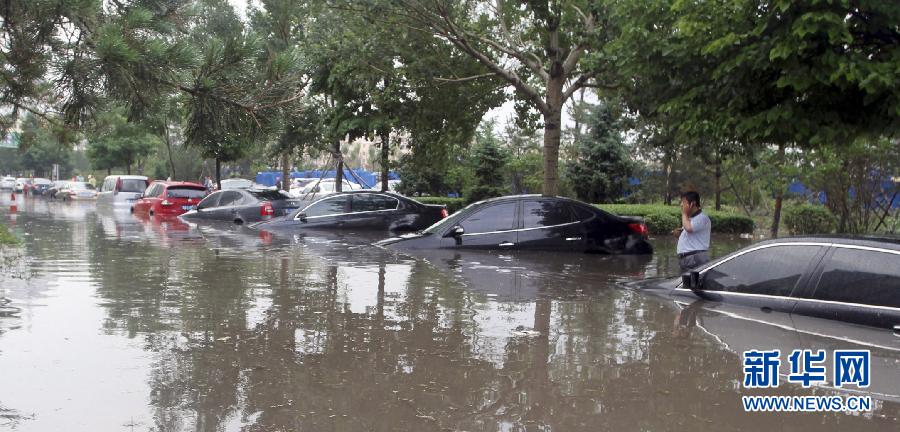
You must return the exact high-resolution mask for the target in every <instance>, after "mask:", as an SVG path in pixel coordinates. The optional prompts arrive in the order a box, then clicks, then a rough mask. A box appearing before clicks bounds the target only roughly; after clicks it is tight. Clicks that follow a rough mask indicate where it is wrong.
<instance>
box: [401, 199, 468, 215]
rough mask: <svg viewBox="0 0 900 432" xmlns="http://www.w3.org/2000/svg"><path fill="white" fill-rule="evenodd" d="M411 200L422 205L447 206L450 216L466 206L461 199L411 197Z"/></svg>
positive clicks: (464, 201)
mask: <svg viewBox="0 0 900 432" xmlns="http://www.w3.org/2000/svg"><path fill="white" fill-rule="evenodd" d="M412 199H414V200H416V201H418V202H420V203H422V204H440V205H445V206H447V212H448V213H451V214H452V213H454V212H456V211H457V210H459V209H461V208H463V207H465V206H466V200H465V199H463V198H450V197H435V196H423V197H412Z"/></svg>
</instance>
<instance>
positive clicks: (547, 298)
mask: <svg viewBox="0 0 900 432" xmlns="http://www.w3.org/2000/svg"><path fill="white" fill-rule="evenodd" d="M9 204H10V202H9V200H8V197H7V196H4V197H2V199H0V221H2V222H3V223H4V224H7V225H12V229H13V230H14V231H15V232H16V233H18V234H19V235H21V236H23V237H24V247H23V248H22V250H21V253H20V256H19V257H18V258H16V257H12V258H11V257H10V256H9V253H7V254H6V256H5V258H4V260H5V261H6V262H5V263H3V264H0V265H2V266H3V274H2V275H0V297H7V298H9V299H10V300H11V301H12V302H11V303H10V306H15V307H17V308H19V309H20V312H19V313H15V314H11V315H5V316H4V315H0V429H9V430H16V431H132V430H138V431H188V430H190V431H438V430H460V431H463V430H464V431H605V430H609V431H631V430H642V431H658V430H692V431H703V430H710V431H713V430H715V431H721V430H790V431H801V430H810V431H813V430H815V431H820V430H854V431H856V430H883V431H886V430H897V429H898V426H900V423H898V417H900V396H897V395H898V394H900V379H898V372H897V371H900V362H898V359H900V354H898V352H900V343H898V342H896V341H894V340H893V339H890V338H884V337H883V336H884V334H882V333H877V334H875V335H874V336H873V339H872V340H878V341H882V342H881V343H880V344H879V343H871V342H866V341H865V340H862V341H860V340H857V339H856V336H854V337H847V336H846V335H845V334H843V333H842V328H841V327H840V325H838V326H837V327H835V326H832V327H831V328H832V330H829V331H821V332H804V331H801V330H798V329H796V328H793V327H792V326H791V325H770V324H769V323H768V322H766V321H765V320H759V319H755V318H753V317H745V316H742V315H741V313H740V311H738V312H734V311H725V310H717V309H716V308H714V307H713V308H707V307H704V305H700V307H698V306H697V305H677V304H675V303H673V302H672V301H671V300H669V299H664V298H657V297H652V296H648V295H645V294H643V293H640V292H637V291H634V290H629V289H622V288H621V287H620V286H619V283H620V282H624V281H629V280H636V279H641V278H645V277H654V276H659V275H674V274H675V273H677V262H676V260H675V259H674V257H672V256H671V255H672V250H673V249H674V242H673V241H672V239H667V238H660V239H654V243H655V246H656V248H657V253H656V254H655V255H654V256H652V257H633V256H632V257H609V256H588V255H567V254H519V255H492V254H487V253H462V254H460V253H453V252H450V253H444V254H437V253H435V254H429V255H428V256H425V257H420V258H412V257H407V256H403V255H398V254H396V253H393V252H390V251H385V250H382V249H379V248H376V247H372V246H368V243H369V242H370V241H372V240H373V238H372V237H371V236H368V237H367V236H361V235H358V234H346V235H342V236H329V235H326V234H313V235H295V236H293V237H277V236H275V237H273V236H269V235H260V234H259V233H257V232H254V231H252V230H249V229H247V228H242V227H235V226H230V225H224V226H222V225H220V226H200V227H195V226H188V225H185V224H183V223H181V222H178V221H177V220H167V221H166V220H162V221H161V220H139V219H135V218H134V217H132V216H131V215H130V214H128V213H127V212H120V213H116V212H111V211H107V212H103V211H98V210H95V209H94V206H93V204H92V203H56V202H47V201H45V200H42V199H30V198H29V199H27V200H23V199H22V198H21V197H20V198H19V201H18V212H17V213H16V214H11V213H10V212H9ZM714 242H715V244H716V248H715V250H714V255H721V254H724V253H727V252H729V251H731V250H734V249H736V248H739V247H741V246H744V245H746V244H747V243H748V242H749V240H740V239H737V238H722V237H717V238H715V239H714ZM682 308H684V310H682ZM687 310H690V311H691V312H690V316H689V318H688V319H685V311H687ZM779 320H780V321H781V324H784V320H788V321H789V320H790V318H785V317H780V318H777V319H775V321H779ZM775 324H778V323H775ZM811 326H812V328H819V327H818V326H817V325H816V324H812V325H811ZM861 338H862V339H865V336H862V337H861ZM879 338H880V339H879ZM895 339H896V340H900V338H895ZM883 341H887V342H883ZM767 344H778V345H779V346H784V347H790V346H793V347H794V348H806V347H815V346H818V347H821V348H828V349H831V348H835V347H843V348H858V345H860V344H862V345H864V347H865V348H867V349H871V350H872V352H873V357H874V358H875V359H876V360H873V361H876V362H880V363H879V364H880V365H881V369H875V370H874V371H873V376H872V379H873V381H877V382H879V383H880V385H879V386H874V385H873V389H875V388H876V387H877V390H873V391H871V392H869V393H866V392H862V393H861V394H871V395H872V396H873V398H874V406H873V409H872V411H871V412H865V413H861V414H860V413H843V412H841V413H828V414H821V413H820V414H808V413H789V414H760V413H755V414H748V413H745V412H744V411H743V408H742V405H741V396H742V395H749V394H779V395H830V394H841V395H843V394H845V393H836V390H834V389H831V388H810V389H804V388H802V387H800V386H798V385H794V384H782V385H781V386H780V387H779V388H777V389H771V390H769V391H752V390H747V389H744V388H743V387H742V385H741V384H742V376H743V375H742V364H741V363H742V360H741V353H742V352H743V350H745V349H754V348H756V349H767V348H769V347H768V346H767ZM891 344H893V345H891ZM885 371H886V372H885ZM891 371H893V374H892V373H891ZM879 373H882V375H878V374H879Z"/></svg>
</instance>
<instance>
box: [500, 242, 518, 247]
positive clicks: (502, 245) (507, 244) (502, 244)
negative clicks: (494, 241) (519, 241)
mask: <svg viewBox="0 0 900 432" xmlns="http://www.w3.org/2000/svg"><path fill="white" fill-rule="evenodd" d="M515 245H516V244H515V243H513V242H503V243H500V244H498V245H497V246H500V247H510V246H515Z"/></svg>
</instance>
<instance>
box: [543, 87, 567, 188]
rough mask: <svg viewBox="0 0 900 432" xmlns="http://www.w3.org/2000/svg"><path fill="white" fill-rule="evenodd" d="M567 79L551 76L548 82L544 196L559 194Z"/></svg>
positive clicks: (545, 118) (545, 116)
mask: <svg viewBox="0 0 900 432" xmlns="http://www.w3.org/2000/svg"><path fill="white" fill-rule="evenodd" d="M564 84H565V77H564V76H562V75H560V76H555V75H551V77H550V79H549V80H548V82H547V105H548V106H549V109H550V111H549V112H547V113H544V190H543V192H544V195H545V196H555V195H557V194H558V193H559V141H560V132H561V126H562V108H563V107H562V105H563V92H562V90H563V85H564Z"/></svg>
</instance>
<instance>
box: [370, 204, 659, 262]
mask: <svg viewBox="0 0 900 432" xmlns="http://www.w3.org/2000/svg"><path fill="white" fill-rule="evenodd" d="M376 244H377V245H379V246H387V247H391V248H394V249H400V250H415V249H438V248H450V249H489V250H490V249H499V250H546V251H567V252H591V253H607V254H622V253H626V254H648V253H652V252H653V248H652V247H651V246H650V244H649V243H648V242H647V227H646V226H645V225H644V223H643V221H642V220H641V219H640V218H633V217H627V216H616V215H613V214H610V213H607V212H605V211H603V210H600V209H598V208H596V207H594V206H592V205H589V204H585V203H582V202H580V201H575V200H572V199H568V198H560V197H544V196H540V195H517V196H507V197H501V198H494V199H490V200H486V201H481V202H477V203H475V204H472V205H470V206H468V207H466V208H464V209H462V210H460V211H459V212H456V213H454V214H453V215H452V216H450V217H449V218H447V219H444V220H442V221H441V222H440V223H437V224H435V225H433V226H431V227H429V228H427V229H425V230H424V231H422V232H420V233H417V234H412V235H407V236H403V237H399V238H392V239H387V240H383V241H381V242H378V243H376Z"/></svg>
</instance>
